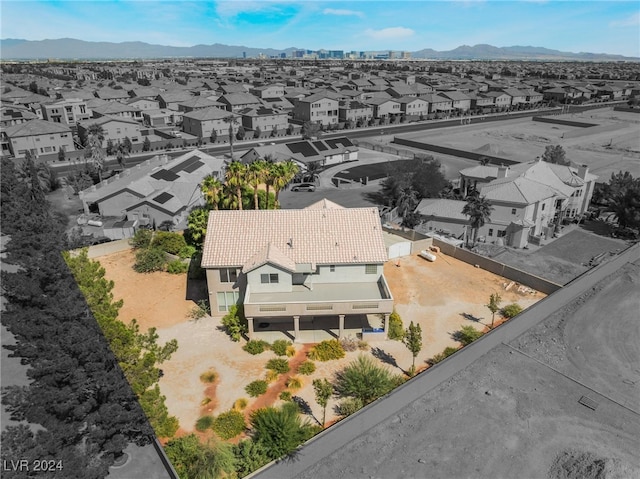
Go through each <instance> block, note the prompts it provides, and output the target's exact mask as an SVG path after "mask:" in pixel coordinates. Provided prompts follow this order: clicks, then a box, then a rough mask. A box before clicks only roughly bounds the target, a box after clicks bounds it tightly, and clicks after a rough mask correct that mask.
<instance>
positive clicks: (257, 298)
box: [201, 200, 393, 342]
mask: <svg viewBox="0 0 640 479" xmlns="http://www.w3.org/2000/svg"><path fill="white" fill-rule="evenodd" d="M207 231H208V232H210V233H209V234H207V236H206V238H205V241H204V248H203V254H202V263H201V266H202V268H204V269H205V270H206V275H207V286H208V290H209V303H210V305H211V314H212V316H214V317H221V316H224V315H225V314H226V312H227V311H228V310H229V308H230V307H231V306H232V305H234V304H242V305H243V308H244V315H245V317H246V319H247V322H248V336H249V338H250V339H255V338H258V337H260V332H261V331H287V332H288V334H289V335H290V336H292V337H293V338H295V340H296V341H298V342H317V339H316V338H315V335H314V332H315V331H318V330H325V331H326V330H329V331H335V332H334V333H333V334H335V335H336V336H338V337H342V336H343V335H344V332H345V330H346V329H348V330H353V329H357V330H359V331H362V330H367V329H368V328H372V327H373V328H376V327H381V328H380V329H382V330H383V331H384V333H385V334H384V337H386V331H387V328H388V323H389V320H388V318H389V314H390V313H391V312H392V311H393V297H392V295H391V291H390V289H389V287H388V285H387V282H386V280H385V277H384V274H383V265H384V263H385V261H386V260H387V251H386V247H385V243H384V239H383V236H382V225H381V223H380V216H379V213H378V209H377V208H342V207H341V206H339V205H336V204H335V203H332V202H330V201H327V200H322V201H320V202H318V203H315V204H313V205H311V206H309V207H307V208H304V209H299V210H226V211H221V210H218V211H211V212H210V213H209V222H208V225H207ZM380 316H382V317H383V318H384V321H383V323H382V324H380V320H379V318H380Z"/></svg>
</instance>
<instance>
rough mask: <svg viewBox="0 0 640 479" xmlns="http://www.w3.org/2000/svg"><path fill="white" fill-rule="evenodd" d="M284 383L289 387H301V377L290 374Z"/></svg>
mask: <svg viewBox="0 0 640 479" xmlns="http://www.w3.org/2000/svg"><path fill="white" fill-rule="evenodd" d="M285 385H286V386H287V387H288V388H289V389H300V388H301V387H302V379H300V378H299V377H297V376H291V377H290V378H289V379H287V382H286V383H285Z"/></svg>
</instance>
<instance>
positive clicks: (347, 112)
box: [338, 100, 373, 126]
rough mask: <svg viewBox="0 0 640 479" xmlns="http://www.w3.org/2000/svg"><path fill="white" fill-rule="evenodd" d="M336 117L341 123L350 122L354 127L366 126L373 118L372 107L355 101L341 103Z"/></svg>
mask: <svg viewBox="0 0 640 479" xmlns="http://www.w3.org/2000/svg"><path fill="white" fill-rule="evenodd" d="M338 117H339V118H340V121H342V122H351V123H353V124H354V125H355V126H363V125H366V124H367V123H368V122H369V120H371V119H372V118H373V107H372V106H371V105H366V104H365V103H362V102H360V101H357V100H345V101H341V102H340V104H339V108H338Z"/></svg>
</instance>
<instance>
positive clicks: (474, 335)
mask: <svg viewBox="0 0 640 479" xmlns="http://www.w3.org/2000/svg"><path fill="white" fill-rule="evenodd" d="M482 335H483V332H482V331H478V330H477V329H476V328H474V327H473V326H471V325H469V326H462V328H460V331H456V332H455V333H453V337H454V339H455V340H456V341H460V342H461V343H462V345H463V346H466V345H468V344H471V343H472V342H474V341H475V340H476V339H478V338H479V337H480V336H482Z"/></svg>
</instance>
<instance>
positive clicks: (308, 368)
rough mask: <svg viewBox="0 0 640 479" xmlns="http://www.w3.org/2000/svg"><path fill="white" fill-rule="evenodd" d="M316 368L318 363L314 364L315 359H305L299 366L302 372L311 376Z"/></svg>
mask: <svg viewBox="0 0 640 479" xmlns="http://www.w3.org/2000/svg"><path fill="white" fill-rule="evenodd" d="M315 370H316V365H315V364H313V361H304V362H303V363H301V364H300V366H298V372H299V373H300V374H304V375H305V376H309V375H310V374H313V373H314V372H315Z"/></svg>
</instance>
